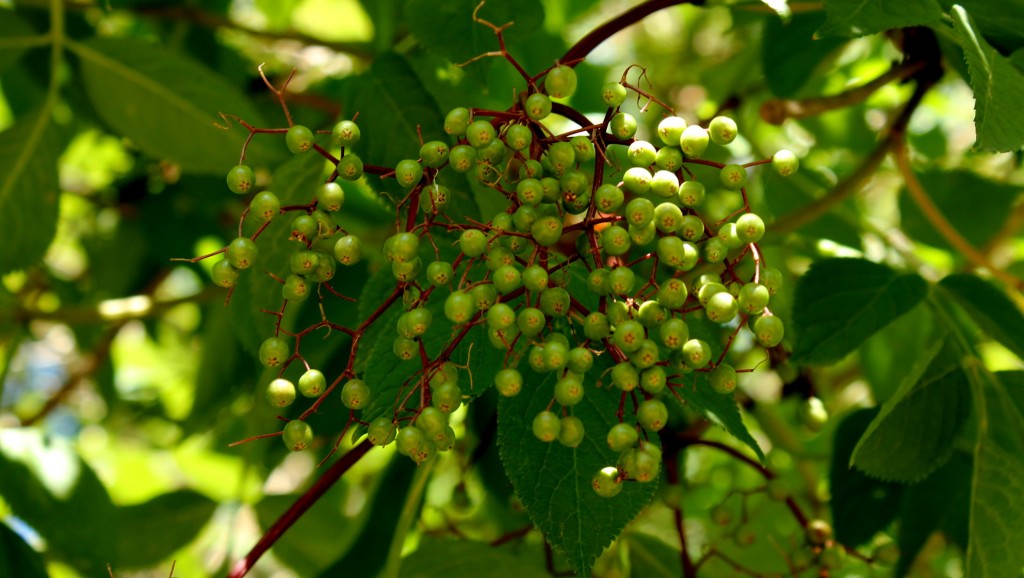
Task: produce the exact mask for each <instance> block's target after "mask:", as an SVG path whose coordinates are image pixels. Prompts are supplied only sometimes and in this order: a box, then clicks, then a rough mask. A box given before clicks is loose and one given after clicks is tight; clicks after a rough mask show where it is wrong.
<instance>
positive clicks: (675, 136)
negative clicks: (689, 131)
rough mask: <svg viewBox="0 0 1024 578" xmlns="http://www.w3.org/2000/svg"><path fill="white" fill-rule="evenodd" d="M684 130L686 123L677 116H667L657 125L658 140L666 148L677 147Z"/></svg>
mask: <svg viewBox="0 0 1024 578" xmlns="http://www.w3.org/2000/svg"><path fill="white" fill-rule="evenodd" d="M684 130H686V121H685V120H683V119H682V118H679V117H678V116H668V117H665V118H663V119H661V122H659V123H658V138H660V139H661V142H662V143H664V144H666V145H668V146H679V139H680V138H682V136H683V131H684Z"/></svg>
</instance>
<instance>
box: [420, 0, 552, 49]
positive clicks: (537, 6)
mask: <svg viewBox="0 0 1024 578" xmlns="http://www.w3.org/2000/svg"><path fill="white" fill-rule="evenodd" d="M477 4H479V2H477V0H410V2H409V3H408V4H407V5H406V8H405V11H406V18H407V19H408V22H409V28H410V29H411V30H412V33H413V34H414V35H415V36H416V37H417V38H418V39H419V40H420V42H422V43H423V44H424V46H427V47H428V48H430V49H431V50H434V51H436V52H438V53H440V54H442V55H444V56H446V57H448V58H449V59H451V61H452V62H455V63H461V62H465V61H467V60H469V59H470V58H473V57H475V56H479V55H481V54H484V53H487V52H490V51H493V50H497V49H498V39H497V37H496V36H495V35H494V32H493V31H492V30H491V29H490V28H487V27H485V26H483V25H482V24H479V23H477V22H474V21H473V10H474V9H475V8H476V6H477ZM479 17H480V18H482V19H484V20H487V21H489V22H491V23H493V24H496V25H498V26H501V25H503V24H505V23H506V22H515V24H514V25H513V26H512V27H511V28H509V29H508V30H507V31H506V33H505V34H506V37H507V38H508V39H509V41H512V42H516V41H517V40H521V39H523V38H525V37H527V36H529V35H530V34H531V33H532V32H533V31H534V30H536V29H537V28H540V27H541V26H542V25H543V23H544V8H543V6H542V5H541V3H540V2H539V1H538V0H497V1H491V2H487V3H486V4H485V5H484V6H483V8H481V9H480V12H479ZM440 30H444V31H445V32H444V34H439V33H438V31H440Z"/></svg>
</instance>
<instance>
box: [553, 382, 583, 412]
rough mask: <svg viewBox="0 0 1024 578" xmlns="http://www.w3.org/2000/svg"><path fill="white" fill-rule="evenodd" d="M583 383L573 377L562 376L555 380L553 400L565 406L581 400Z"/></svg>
mask: <svg viewBox="0 0 1024 578" xmlns="http://www.w3.org/2000/svg"><path fill="white" fill-rule="evenodd" d="M584 391H585V390H584V389H583V384H582V383H580V382H579V380H577V379H576V378H574V377H563V378H561V379H559V380H558V381H556V382H555V401H557V402H558V403H559V404H561V405H562V406H565V407H569V406H573V405H576V404H577V403H579V402H580V401H582V400H583V394H584Z"/></svg>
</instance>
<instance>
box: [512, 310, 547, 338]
mask: <svg viewBox="0 0 1024 578" xmlns="http://www.w3.org/2000/svg"><path fill="white" fill-rule="evenodd" d="M545 325H547V318H546V317H545V316H544V312H543V311H541V310H540V309H537V308H535V307H524V308H523V309H522V310H521V311H520V312H519V315H518V316H516V326H517V327H518V328H519V331H520V333H522V334H523V335H525V336H527V337H533V336H535V335H537V334H539V333H540V332H541V331H542V330H543V329H544V326H545Z"/></svg>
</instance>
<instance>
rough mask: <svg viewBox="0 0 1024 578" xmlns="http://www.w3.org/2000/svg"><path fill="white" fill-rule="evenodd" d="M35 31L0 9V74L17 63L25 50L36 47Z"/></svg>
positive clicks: (8, 12)
mask: <svg viewBox="0 0 1024 578" xmlns="http://www.w3.org/2000/svg"><path fill="white" fill-rule="evenodd" d="M37 39H38V37H37V35H36V31H35V30H34V29H33V28H32V26H30V25H29V24H28V22H25V21H24V20H23V19H22V18H21V17H19V16H18V15H17V14H15V13H14V12H12V11H10V10H4V9H0V72H3V71H4V70H6V69H7V67H8V66H10V65H12V64H14V63H15V62H17V61H18V60H19V59H20V58H21V56H22V55H23V54H24V53H25V51H26V50H28V49H29V48H31V47H32V46H37V45H38V43H37Z"/></svg>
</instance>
